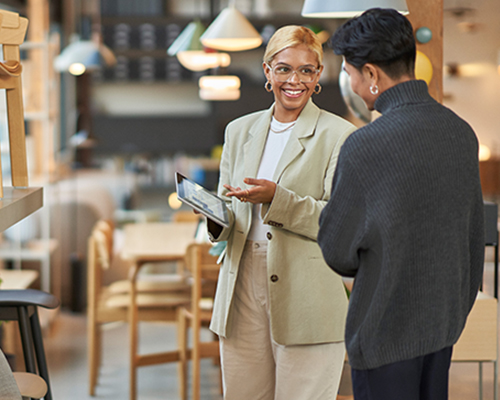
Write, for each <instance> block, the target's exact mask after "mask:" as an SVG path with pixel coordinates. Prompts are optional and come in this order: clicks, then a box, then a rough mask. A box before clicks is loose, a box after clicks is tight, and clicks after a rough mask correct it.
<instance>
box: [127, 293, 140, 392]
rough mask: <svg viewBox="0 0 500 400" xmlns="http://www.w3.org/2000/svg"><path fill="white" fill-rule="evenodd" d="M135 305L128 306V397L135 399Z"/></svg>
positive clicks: (136, 334)
mask: <svg viewBox="0 0 500 400" xmlns="http://www.w3.org/2000/svg"><path fill="white" fill-rule="evenodd" d="M133 296H135V291H134V290H131V297H133ZM138 319H139V318H138V315H137V305H136V304H135V302H134V304H131V305H130V306H129V336H130V338H129V339H130V375H129V381H130V382H129V388H130V389H129V391H130V394H129V398H130V400H136V397H137V363H136V359H137V352H138V346H137V343H138V341H139V333H138V330H139V327H138Z"/></svg>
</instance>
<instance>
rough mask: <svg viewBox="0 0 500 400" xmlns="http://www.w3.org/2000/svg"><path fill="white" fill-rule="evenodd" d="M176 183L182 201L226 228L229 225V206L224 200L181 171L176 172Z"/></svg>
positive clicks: (178, 195)
mask: <svg viewBox="0 0 500 400" xmlns="http://www.w3.org/2000/svg"><path fill="white" fill-rule="evenodd" d="M175 183H176V189H177V197H178V198H179V200H180V201H182V202H183V203H186V204H187V205H188V206H191V207H193V208H194V209H195V210H197V211H199V212H200V213H202V214H203V215H205V216H206V217H208V218H210V219H211V220H212V221H214V222H217V223H218V224H220V225H222V226H225V227H226V228H227V227H229V218H228V215H227V206H226V203H225V201H224V200H222V199H221V198H220V197H219V196H217V195H215V194H213V193H212V192H211V191H209V190H208V189H205V188H204V187H203V186H201V185H198V184H197V183H196V182H194V181H192V180H190V179H188V178H186V177H185V176H184V175H182V174H180V173H179V172H176V173H175Z"/></svg>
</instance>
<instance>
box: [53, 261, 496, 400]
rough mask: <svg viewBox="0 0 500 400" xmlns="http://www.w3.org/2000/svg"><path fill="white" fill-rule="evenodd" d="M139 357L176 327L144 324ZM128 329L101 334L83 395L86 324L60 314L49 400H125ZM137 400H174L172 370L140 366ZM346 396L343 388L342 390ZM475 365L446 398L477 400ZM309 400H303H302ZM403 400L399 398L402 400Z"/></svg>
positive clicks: (167, 339) (462, 372)
mask: <svg viewBox="0 0 500 400" xmlns="http://www.w3.org/2000/svg"><path fill="white" fill-rule="evenodd" d="M490 275H492V266H491V264H489V265H488V266H487V269H486V275H485V278H486V279H485V282H486V285H485V291H488V292H490V293H492V292H491V284H490V283H488V282H491V281H492V280H491V278H490ZM143 325H144V326H142V328H141V337H142V339H143V340H142V341H141V352H148V351H152V350H155V351H156V350H161V349H165V350H168V349H173V348H174V347H175V325H171V324H170V325H169V324H151V323H148V324H143ZM127 340H128V335H127V328H126V325H124V324H114V325H110V326H109V327H108V328H107V329H106V331H105V332H104V343H105V344H104V355H103V359H104V365H103V369H102V374H101V377H100V380H99V385H98V388H97V396H96V397H90V396H88V395H87V393H88V389H87V376H88V375H87V361H86V320H85V316H84V315H82V314H70V313H65V312H62V313H61V315H60V318H58V319H57V321H56V323H55V325H54V326H53V328H52V329H51V332H49V334H48V335H46V337H45V347H46V353H47V358H48V361H49V372H50V377H51V382H52V387H53V397H54V400H90V399H109V400H111V399H112V400H127V399H128V360H127V347H128V345H127ZM138 376H139V377H138V393H139V396H138V400H161V399H169V400H177V399H179V396H178V385H177V383H178V382H177V366H176V364H164V365H159V366H151V367H143V368H141V369H140V370H139V375H138ZM201 385H202V389H201V393H202V396H201V398H202V399H203V400H216V399H217V400H220V399H221V398H222V396H221V395H220V392H219V370H218V367H216V366H214V365H213V364H212V361H211V360H202V382H201ZM483 387H484V391H483V399H484V400H490V399H493V366H492V364H491V363H485V364H484V365H483ZM343 392H344V394H345V388H344V389H343ZM478 392H479V389H478V364H476V363H453V364H452V367H451V371H450V397H449V398H450V399H451V400H476V399H479V395H478ZM304 400H308V399H304ZM402 400H404V399H402Z"/></svg>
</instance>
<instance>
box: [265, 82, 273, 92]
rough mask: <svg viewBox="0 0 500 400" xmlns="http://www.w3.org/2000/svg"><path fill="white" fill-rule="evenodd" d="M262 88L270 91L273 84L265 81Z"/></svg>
mask: <svg viewBox="0 0 500 400" xmlns="http://www.w3.org/2000/svg"><path fill="white" fill-rule="evenodd" d="M264 88H265V89H266V90H267V91H268V92H272V91H273V85H272V83H271V82H269V81H267V82H266V83H265V84H264Z"/></svg>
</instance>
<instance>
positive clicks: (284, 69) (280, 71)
mask: <svg viewBox="0 0 500 400" xmlns="http://www.w3.org/2000/svg"><path fill="white" fill-rule="evenodd" d="M266 65H267V66H268V68H269V69H270V70H271V71H273V75H274V77H275V79H276V80H277V81H278V82H287V81H288V80H289V79H292V76H293V74H294V73H295V74H297V77H298V78H299V80H300V81H301V82H302V83H311V82H313V81H314V79H316V76H317V75H318V74H319V71H320V70H319V69H318V68H316V67H315V66H314V65H302V66H300V67H299V68H297V69H293V68H292V67H291V66H290V65H286V64H277V65H275V66H274V67H271V66H270V65H269V64H266Z"/></svg>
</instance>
